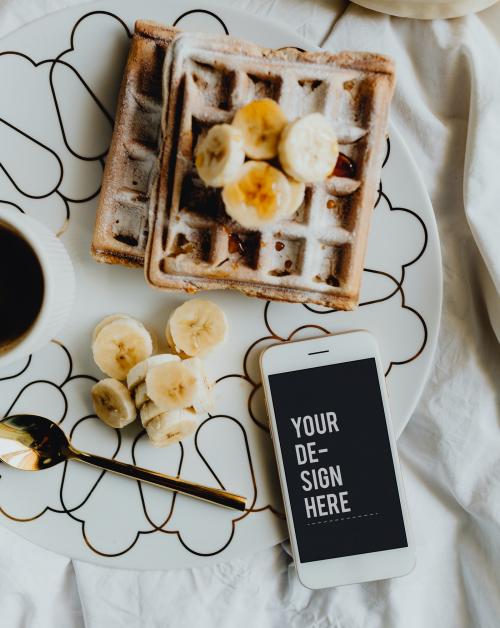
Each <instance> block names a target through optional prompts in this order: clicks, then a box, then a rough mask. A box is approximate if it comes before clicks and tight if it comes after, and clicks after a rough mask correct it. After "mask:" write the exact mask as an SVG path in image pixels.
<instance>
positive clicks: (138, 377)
mask: <svg viewBox="0 0 500 628" xmlns="http://www.w3.org/2000/svg"><path fill="white" fill-rule="evenodd" d="M179 360H180V358H179V356H178V355H172V354H171V353H160V355H153V356H152V357H150V358H147V359H146V360H143V361H142V362H139V363H138V364H136V365H135V366H134V367H133V368H132V369H130V371H129V373H128V375H127V386H128V389H129V390H130V391H134V390H135V388H136V387H137V386H139V384H141V383H142V382H144V380H145V379H146V375H147V373H148V369H150V368H151V367H152V366H156V365H157V364H164V363H166V362H179Z"/></svg>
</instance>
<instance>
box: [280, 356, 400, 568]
mask: <svg viewBox="0 0 500 628" xmlns="http://www.w3.org/2000/svg"><path fill="white" fill-rule="evenodd" d="M269 385H270V389H271V396H272V402H273V407H274V414H275V417H276V424H277V429H278V435H279V443H280V447H281V451H282V456H283V463H284V467H285V475H286V482H287V485H288V494H289V498H290V504H291V510H292V516H293V523H294V527H295V534H296V538H297V545H298V551H299V556H300V561H301V562H302V563H307V562H311V561H316V560H324V559H328V558H338V557H341V556H352V555H354V554H367V553H371V552H379V551H383V550H391V549H396V548H401V547H407V546H408V541H407V537H406V532H405V526H404V520H403V514H402V511H401V504H400V500H399V492H398V486H397V482H396V476H395V471H394V465H393V461H392V452H391V447H390V442H389V435H388V433H387V425H386V420H385V413H384V406H383V402H382V396H381V391H380V388H379V381H378V375H377V367H376V363H375V359H374V358H367V359H363V360H356V361H353V362H344V363H339V364H330V365H327V366H320V367H315V368H309V369H301V370H298V371H291V372H286V373H278V374H274V375H269Z"/></svg>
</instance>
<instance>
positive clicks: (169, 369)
mask: <svg viewBox="0 0 500 628" xmlns="http://www.w3.org/2000/svg"><path fill="white" fill-rule="evenodd" d="M146 393H147V396H148V397H149V398H150V399H151V401H152V402H153V403H154V404H155V405H157V406H158V408H160V409H161V410H162V411H163V412H168V411H169V410H178V409H180V408H189V407H190V406H192V405H193V403H194V402H195V399H196V398H197V394H198V378H197V376H196V374H195V373H194V372H193V369H191V368H189V367H188V366H186V365H185V364H184V363H183V362H182V361H181V362H165V363H164V364H157V365H155V366H152V367H150V368H149V369H148V372H147V375H146Z"/></svg>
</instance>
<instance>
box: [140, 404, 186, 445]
mask: <svg viewBox="0 0 500 628" xmlns="http://www.w3.org/2000/svg"><path fill="white" fill-rule="evenodd" d="M197 427H198V421H197V418H196V415H194V414H192V413H191V412H189V411H186V410H171V411H170V412H163V413H162V414H159V415H158V416H156V417H155V418H154V419H152V420H151V421H150V422H149V423H148V424H147V425H146V432H147V435H148V436H149V440H150V441H151V444H152V445H153V446H154V447H166V446H167V445H173V444H174V443H178V442H179V441H180V440H182V439H183V438H185V437H186V436H189V435H190V434H193V433H194V432H195V431H196V428H197Z"/></svg>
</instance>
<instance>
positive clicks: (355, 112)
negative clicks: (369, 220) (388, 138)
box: [147, 35, 376, 305]
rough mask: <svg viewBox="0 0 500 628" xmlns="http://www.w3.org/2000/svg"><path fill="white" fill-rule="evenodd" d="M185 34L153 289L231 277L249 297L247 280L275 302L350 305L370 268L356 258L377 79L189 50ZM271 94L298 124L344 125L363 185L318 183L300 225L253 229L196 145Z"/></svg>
mask: <svg viewBox="0 0 500 628" xmlns="http://www.w3.org/2000/svg"><path fill="white" fill-rule="evenodd" d="M183 37H184V38H185V39H188V40H190V39H192V37H191V36H190V35H184V36H180V37H178V38H177V39H176V41H175V43H174V45H173V53H172V57H171V58H172V61H171V63H172V67H171V70H170V89H169V92H170V104H169V111H168V115H167V125H166V126H167V127H168V128H170V129H171V128H176V129H177V133H176V137H174V139H173V141H172V142H171V143H170V149H171V154H170V157H169V158H170V160H171V163H172V167H171V170H170V175H169V185H168V187H169V192H168V193H167V194H166V195H165V196H164V199H163V200H164V201H165V205H164V206H159V207H158V210H157V214H156V219H157V221H160V222H161V223H162V228H161V233H162V237H161V243H160V242H159V241H158V239H157V240H156V242H155V241H153V245H152V250H151V258H150V260H149V269H148V273H149V279H150V281H151V283H153V285H155V286H157V287H166V288H168V287H173V286H172V277H175V276H176V275H177V276H181V277H184V278H190V277H191V278H193V280H194V283H196V280H197V279H198V278H203V279H204V280H205V282H204V284H203V288H210V287H213V288H220V287H221V285H220V281H217V280H223V281H226V282H227V281H229V282H230V283H231V287H234V286H235V285H236V286H237V287H240V286H239V285H238V284H241V286H242V288H243V291H245V290H244V288H245V284H258V285H259V290H260V292H261V293H262V296H268V297H269V298H280V297H281V295H282V293H283V292H285V293H286V296H283V297H282V298H286V299H287V300H291V301H310V302H318V301H319V302H321V303H325V304H329V305H331V304H332V302H333V301H336V302H337V304H341V301H342V299H343V298H344V297H347V299H349V298H350V296H351V295H352V294H355V293H357V290H358V289H359V275H360V269H359V268H357V267H356V265H355V264H353V263H352V260H353V253H354V254H355V257H358V258H359V254H357V252H356V251H353V249H356V248H359V247H363V248H364V242H363V241H362V238H360V237H356V234H357V230H358V226H359V223H360V220H361V219H362V216H361V214H362V213H366V210H365V208H364V207H363V206H362V202H363V200H364V199H363V195H360V194H358V191H359V190H360V188H361V187H362V181H363V180H364V178H365V169H366V168H367V167H369V166H370V163H369V160H368V159H367V158H366V153H367V152H368V151H369V149H370V147H371V146H372V142H371V140H372V138H371V137H370V133H371V128H370V125H371V122H372V119H371V116H370V114H371V112H372V111H373V110H374V107H373V103H372V99H373V98H374V97H376V90H374V88H373V82H374V78H373V76H372V75H367V73H366V72H362V71H358V70H353V69H345V68H335V67H332V66H327V65H321V64H311V63H300V62H294V61H290V62H286V61H284V60H283V59H282V58H279V59H273V58H272V57H267V58H261V59H259V63H258V64H256V60H255V57H254V56H253V55H235V54H233V53H232V52H231V51H229V52H228V51H226V50H224V46H223V45H220V46H215V47H214V46H213V45H212V46H210V47H209V48H208V49H205V48H203V47H199V46H195V47H191V45H189V44H188V45H187V46H186V44H185V42H183V41H182V39H183ZM178 42H180V45H179V43H178ZM186 48H187V51H186ZM256 68H258V71H257V69H256ZM375 80H376V79H375ZM263 97H268V98H272V99H274V100H276V101H277V102H279V104H280V105H281V107H282V108H283V110H284V112H285V114H286V115H287V117H288V118H289V119H294V118H296V117H297V116H298V115H303V114H305V113H311V112H315V111H320V112H322V113H324V114H325V115H326V116H327V117H328V118H329V119H331V120H332V121H335V123H336V126H337V134H338V136H339V143H340V146H341V151H342V152H343V153H344V154H346V155H348V156H349V157H350V158H351V159H352V160H353V161H354V163H355V165H356V175H357V179H348V180H345V179H344V180H343V179H342V178H339V177H331V178H330V179H329V180H328V181H327V182H325V183H321V184H314V185H309V186H308V189H307V193H306V196H305V200H304V203H303V205H302V207H301V208H300V209H299V211H298V213H297V214H296V216H294V217H293V218H292V219H291V220H286V221H282V222H280V223H277V224H275V225H273V226H272V227H271V228H269V229H267V230H265V231H248V230H245V229H243V228H242V227H241V226H240V225H238V224H237V223H235V222H233V221H231V220H230V219H229V217H228V216H227V215H226V214H225V212H224V208H223V203H222V201H221V198H220V193H219V191H216V190H213V189H209V188H206V187H205V186H204V185H203V184H202V182H201V181H200V179H199V178H198V176H197V174H196V171H195V169H194V166H193V163H194V149H195V147H196V143H197V141H198V139H199V137H200V136H202V135H203V134H204V133H205V132H206V130H207V129H208V128H210V126H212V125H213V124H217V123H221V122H231V120H232V118H233V116H234V114H235V112H236V110H237V109H238V108H240V107H241V106H242V105H244V104H246V103H247V102H250V101H252V100H253V99H255V98H263ZM176 121H177V124H176ZM353 140H355V141H353ZM160 197H161V195H160ZM373 201H374V198H373ZM373 201H372V203H373ZM160 202H161V198H160ZM148 273H147V275H148ZM212 280H215V281H212ZM276 288H278V289H279V290H280V293H281V294H277V293H276ZM318 293H319V295H320V296H318Z"/></svg>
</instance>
